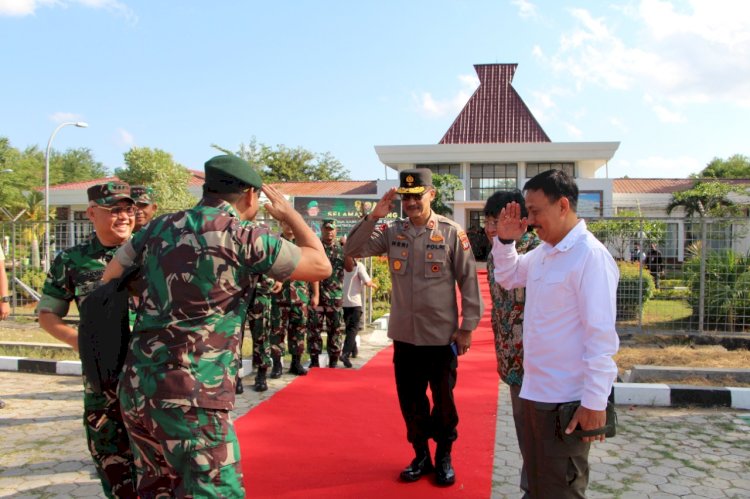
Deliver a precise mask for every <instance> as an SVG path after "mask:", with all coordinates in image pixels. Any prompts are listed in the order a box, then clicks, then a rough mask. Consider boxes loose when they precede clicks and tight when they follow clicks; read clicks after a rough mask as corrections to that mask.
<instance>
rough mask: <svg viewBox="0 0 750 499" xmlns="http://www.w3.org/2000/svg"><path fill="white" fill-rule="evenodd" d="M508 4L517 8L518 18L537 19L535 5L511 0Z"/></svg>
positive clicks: (520, 0)
mask: <svg viewBox="0 0 750 499" xmlns="http://www.w3.org/2000/svg"><path fill="white" fill-rule="evenodd" d="M510 3H512V4H513V5H515V6H516V7H518V16H519V17H521V18H522V19H528V18H534V17H537V12H536V5H534V4H533V3H531V2H529V1H528V0H511V2H510Z"/></svg>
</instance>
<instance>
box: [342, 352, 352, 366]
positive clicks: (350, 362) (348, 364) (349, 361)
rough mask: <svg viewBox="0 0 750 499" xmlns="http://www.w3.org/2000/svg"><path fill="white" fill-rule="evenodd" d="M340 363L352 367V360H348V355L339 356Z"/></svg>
mask: <svg viewBox="0 0 750 499" xmlns="http://www.w3.org/2000/svg"><path fill="white" fill-rule="evenodd" d="M341 363H342V364H344V366H345V367H352V361H351V360H349V356H348V355H342V356H341Z"/></svg>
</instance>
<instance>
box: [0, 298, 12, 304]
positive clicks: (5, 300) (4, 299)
mask: <svg viewBox="0 0 750 499" xmlns="http://www.w3.org/2000/svg"><path fill="white" fill-rule="evenodd" d="M0 302H3V303H10V296H3V297H2V298H0Z"/></svg>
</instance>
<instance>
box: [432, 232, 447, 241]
mask: <svg viewBox="0 0 750 499" xmlns="http://www.w3.org/2000/svg"><path fill="white" fill-rule="evenodd" d="M443 240H445V238H443V236H442V234H433V235H431V236H430V241H435V242H436V243H439V242H440V241H443Z"/></svg>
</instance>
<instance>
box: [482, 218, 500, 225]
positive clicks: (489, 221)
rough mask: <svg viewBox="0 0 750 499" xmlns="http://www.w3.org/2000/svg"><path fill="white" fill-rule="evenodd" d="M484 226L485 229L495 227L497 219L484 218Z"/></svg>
mask: <svg viewBox="0 0 750 499" xmlns="http://www.w3.org/2000/svg"><path fill="white" fill-rule="evenodd" d="M484 225H485V227H497V218H485V219H484Z"/></svg>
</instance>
